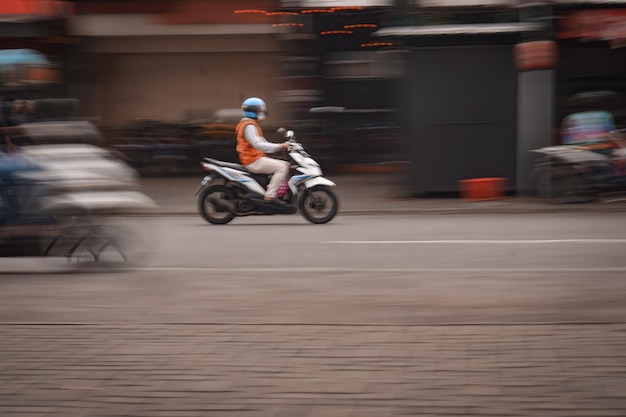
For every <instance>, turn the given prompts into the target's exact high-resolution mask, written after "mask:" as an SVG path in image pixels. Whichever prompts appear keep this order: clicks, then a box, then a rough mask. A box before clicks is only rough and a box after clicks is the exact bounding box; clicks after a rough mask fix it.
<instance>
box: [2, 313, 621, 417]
mask: <svg viewBox="0 0 626 417" xmlns="http://www.w3.org/2000/svg"><path fill="white" fill-rule="evenodd" d="M0 358H1V359H0V415H1V416H3V417H13V416H16V417H35V416H36V417H40V416H63V417H72V416H95V417H99V416H112V417H113V416H116V417H120V416H137V417H157V416H171V417H187V416H198V417H199V416H246V417H247V416H250V417H253V416H259V417H260V416H268V417H322V416H323V417H331V416H333V417H335V416H337V417H338V416H342V417H344V416H345V417H369V416H372V417H392V416H394V417H395V416H398V417H400V416H452V415H455V416H547V417H553V416H554V417H556V416H567V417H571V416H590V417H592V416H593V417H597V416H624V415H626V397H625V393H626V323H624V324H588V325H573V324H561V325H559V324H543V325H420V326H397V325H391V326H372V325H334V326H329V325H262V324H261V325H245V324H225V325H205V324H196V325H186V324H106V323H103V324H83V325H63V324H57V325H45V324H31V325H28V324H0Z"/></svg>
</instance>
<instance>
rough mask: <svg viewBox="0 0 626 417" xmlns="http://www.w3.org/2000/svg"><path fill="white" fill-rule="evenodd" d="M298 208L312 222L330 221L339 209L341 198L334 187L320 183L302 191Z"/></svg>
mask: <svg viewBox="0 0 626 417" xmlns="http://www.w3.org/2000/svg"><path fill="white" fill-rule="evenodd" d="M298 210H300V212H301V213H302V215H303V216H304V218H305V219H307V220H308V221H310V222H311V223H315V224H323V223H328V222H329V221H331V220H332V219H333V218H334V217H335V215H336V214H337V211H338V210H339V200H338V199H337V195H336V194H335V192H334V191H333V190H332V189H330V188H329V187H326V186H323V185H318V186H315V187H312V188H309V189H308V190H304V191H303V192H302V195H301V196H300V198H299V199H298Z"/></svg>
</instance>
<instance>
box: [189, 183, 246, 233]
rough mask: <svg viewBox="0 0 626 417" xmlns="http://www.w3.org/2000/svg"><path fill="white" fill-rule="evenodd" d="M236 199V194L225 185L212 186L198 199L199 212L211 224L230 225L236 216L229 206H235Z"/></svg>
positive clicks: (203, 191)
mask: <svg viewBox="0 0 626 417" xmlns="http://www.w3.org/2000/svg"><path fill="white" fill-rule="evenodd" d="M236 199H237V197H236V196H235V193H234V192H233V191H232V190H231V189H230V188H228V187H226V186H225V185H211V186H209V187H207V188H205V189H204V190H202V192H201V193H200V196H199V197H198V212H200V215H202V217H203V218H204V220H206V221H207V222H209V223H212V224H226V223H229V222H230V221H231V220H232V219H234V218H235V215H234V214H233V213H232V212H231V211H230V210H229V208H228V206H229V205H234V204H235V200H236Z"/></svg>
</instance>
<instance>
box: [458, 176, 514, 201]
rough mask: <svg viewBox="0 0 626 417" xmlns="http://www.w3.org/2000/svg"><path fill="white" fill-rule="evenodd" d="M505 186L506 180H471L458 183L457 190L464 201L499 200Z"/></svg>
mask: <svg viewBox="0 0 626 417" xmlns="http://www.w3.org/2000/svg"><path fill="white" fill-rule="evenodd" d="M505 184H506V178H471V179H467V180H461V181H459V188H460V189H461V198H463V199H464V200H469V201H486V200H499V199H501V198H502V197H503V196H504V186H505Z"/></svg>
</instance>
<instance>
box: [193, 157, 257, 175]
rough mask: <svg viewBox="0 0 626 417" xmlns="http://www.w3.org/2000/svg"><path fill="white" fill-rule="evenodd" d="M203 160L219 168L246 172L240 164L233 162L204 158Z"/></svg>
mask: <svg viewBox="0 0 626 417" xmlns="http://www.w3.org/2000/svg"><path fill="white" fill-rule="evenodd" d="M204 160H205V161H208V162H210V163H212V164H215V165H219V166H221V167H226V168H233V169H238V170H241V171H245V172H248V170H247V169H246V167H244V166H243V165H241V164H237V163H234V162H224V161H218V160H217V159H213V158H204Z"/></svg>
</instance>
